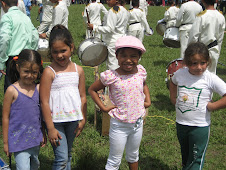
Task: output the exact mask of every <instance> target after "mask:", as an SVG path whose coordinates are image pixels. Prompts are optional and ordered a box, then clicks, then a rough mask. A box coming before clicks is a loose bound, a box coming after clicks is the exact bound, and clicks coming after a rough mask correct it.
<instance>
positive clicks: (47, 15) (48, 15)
mask: <svg viewBox="0 0 226 170" xmlns="http://www.w3.org/2000/svg"><path fill="white" fill-rule="evenodd" d="M42 5H43V7H42V10H43V15H42V21H45V22H51V21H52V16H53V5H54V4H53V3H52V2H51V1H49V0H42Z"/></svg>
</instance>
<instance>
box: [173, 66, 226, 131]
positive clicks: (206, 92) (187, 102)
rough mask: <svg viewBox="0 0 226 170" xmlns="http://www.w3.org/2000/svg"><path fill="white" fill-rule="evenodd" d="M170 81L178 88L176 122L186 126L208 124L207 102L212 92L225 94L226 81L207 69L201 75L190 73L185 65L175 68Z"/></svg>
mask: <svg viewBox="0 0 226 170" xmlns="http://www.w3.org/2000/svg"><path fill="white" fill-rule="evenodd" d="M172 82H173V83H174V84H175V85H177V90H178V94H177V100H176V105H175V107H176V122H177V123H179V124H182V125H188V126H200V127H204V126H209V125H210V111H209V110H208V109H207V104H208V102H210V101H211V100H212V93H213V92H216V93H218V94H219V95H220V96H223V95H225V94H226V83H225V82H224V81H223V80H221V79H220V78H219V77H218V76H217V75H215V74H213V73H211V72H209V71H208V70H206V71H205V72H204V73H203V75H201V76H195V75H192V74H190V73H189V71H188V68H187V67H185V68H181V69H179V70H177V71H176V72H175V73H174V76H173V77H172Z"/></svg>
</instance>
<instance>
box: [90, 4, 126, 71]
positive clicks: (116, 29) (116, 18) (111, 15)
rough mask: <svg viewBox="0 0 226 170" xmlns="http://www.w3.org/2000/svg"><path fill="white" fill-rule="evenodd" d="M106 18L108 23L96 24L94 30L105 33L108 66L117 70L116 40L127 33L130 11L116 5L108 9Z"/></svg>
mask: <svg viewBox="0 0 226 170" xmlns="http://www.w3.org/2000/svg"><path fill="white" fill-rule="evenodd" d="M106 19H107V21H106V22H105V23H106V25H104V26H98V25H94V27H93V31H95V32H97V33H101V34H104V37H103V40H104V41H105V43H106V44H107V46H108V59H107V67H108V69H110V70H115V69H117V68H118V67H119V66H118V60H117V59H116V56H115V42H116V41H117V39H118V38H120V37H122V36H124V35H126V27H127V23H128V11H127V10H126V9H125V8H124V7H123V6H114V7H112V8H111V9H110V10H109V11H108V14H107V17H106Z"/></svg>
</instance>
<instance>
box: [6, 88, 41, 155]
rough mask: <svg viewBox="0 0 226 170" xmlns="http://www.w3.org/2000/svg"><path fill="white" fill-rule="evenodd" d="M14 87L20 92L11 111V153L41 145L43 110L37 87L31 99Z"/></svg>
mask: <svg viewBox="0 0 226 170" xmlns="http://www.w3.org/2000/svg"><path fill="white" fill-rule="evenodd" d="M12 86H13V87H14V88H15V89H16V90H17V91H18V97H17V99H16V100H15V102H14V103H12V105H11V109H10V118H9V131H8V143H9V152H18V151H23V150H26V149H29V148H32V147H35V146H38V145H40V142H41V141H42V137H43V135H42V131H41V109H40V105H39V93H38V90H37V87H36V88H35V92H34V94H33V96H32V97H29V96H27V95H25V94H23V93H21V92H20V91H19V90H18V89H17V88H16V87H15V86H14V85H12Z"/></svg>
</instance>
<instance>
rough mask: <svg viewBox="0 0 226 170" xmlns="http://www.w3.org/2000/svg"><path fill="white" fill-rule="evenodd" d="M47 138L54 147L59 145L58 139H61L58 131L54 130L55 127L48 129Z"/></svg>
mask: <svg viewBox="0 0 226 170" xmlns="http://www.w3.org/2000/svg"><path fill="white" fill-rule="evenodd" d="M48 138H49V141H50V143H51V144H52V145H53V146H55V147H57V146H59V145H60V141H59V139H62V137H61V135H60V133H59V132H58V130H56V128H53V129H51V130H48Z"/></svg>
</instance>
